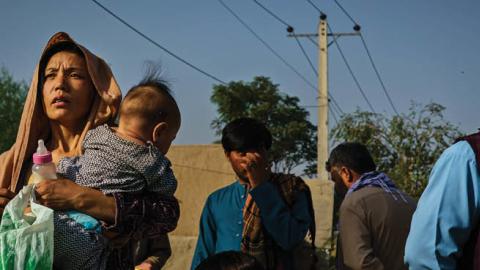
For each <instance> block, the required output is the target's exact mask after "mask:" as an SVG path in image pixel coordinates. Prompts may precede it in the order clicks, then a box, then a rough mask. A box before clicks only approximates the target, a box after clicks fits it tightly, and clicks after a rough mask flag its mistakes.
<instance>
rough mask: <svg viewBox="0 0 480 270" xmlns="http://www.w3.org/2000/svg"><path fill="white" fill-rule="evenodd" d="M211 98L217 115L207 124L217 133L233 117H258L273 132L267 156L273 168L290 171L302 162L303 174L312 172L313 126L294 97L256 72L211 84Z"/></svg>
mask: <svg viewBox="0 0 480 270" xmlns="http://www.w3.org/2000/svg"><path fill="white" fill-rule="evenodd" d="M211 101H212V102H213V103H214V104H216V105H217V112H218V117H217V118H216V119H215V120H213V122H212V124H211V125H212V128H214V129H215V131H216V134H217V135H221V132H222V128H223V127H224V126H225V125H226V124H227V123H229V122H230V121H232V120H234V119H237V118H240V117H252V118H255V119H258V120H260V121H262V122H263V123H265V125H266V126H267V127H268V129H269V130H270V132H271V133H272V136H273V143H272V149H271V150H270V156H271V161H272V164H273V170H274V171H276V172H284V173H290V172H291V171H292V169H293V168H295V167H297V166H299V165H305V166H306V168H305V169H304V173H305V174H307V175H309V176H313V175H314V174H316V159H317V145H316V127H315V125H313V124H312V123H311V122H310V121H308V116H309V113H308V112H307V111H306V110H305V109H304V108H302V107H300V105H299V104H298V103H299V99H298V98H297V97H293V96H289V95H286V94H282V93H280V91H279V89H278V85H277V84H273V83H272V82H271V81H270V79H269V78H267V77H261V76H260V77H255V78H254V79H253V81H252V82H243V81H237V82H233V81H232V82H230V83H229V84H228V85H214V86H213V94H212V96H211Z"/></svg>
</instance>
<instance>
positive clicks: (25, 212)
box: [23, 206, 32, 215]
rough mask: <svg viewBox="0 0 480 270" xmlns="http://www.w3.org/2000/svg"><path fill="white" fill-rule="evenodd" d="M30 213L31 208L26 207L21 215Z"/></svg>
mask: <svg viewBox="0 0 480 270" xmlns="http://www.w3.org/2000/svg"><path fill="white" fill-rule="evenodd" d="M30 213H32V208H31V207H30V206H27V207H25V209H23V214H24V215H26V214H30Z"/></svg>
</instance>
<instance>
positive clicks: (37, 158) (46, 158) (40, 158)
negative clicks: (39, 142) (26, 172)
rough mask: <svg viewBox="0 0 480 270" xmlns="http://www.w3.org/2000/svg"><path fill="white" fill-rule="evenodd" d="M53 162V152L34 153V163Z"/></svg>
mask: <svg viewBox="0 0 480 270" xmlns="http://www.w3.org/2000/svg"><path fill="white" fill-rule="evenodd" d="M50 162H52V154H51V153H50V152H48V154H43V155H39V154H36V153H35V154H33V163H35V164H45V163H50Z"/></svg>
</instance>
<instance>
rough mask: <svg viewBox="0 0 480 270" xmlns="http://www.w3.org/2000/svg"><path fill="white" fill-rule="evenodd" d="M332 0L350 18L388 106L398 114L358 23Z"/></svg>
mask: <svg viewBox="0 0 480 270" xmlns="http://www.w3.org/2000/svg"><path fill="white" fill-rule="evenodd" d="M334 1H335V3H336V4H337V6H338V7H339V8H340V9H341V10H342V11H343V13H344V14H345V15H346V16H347V17H348V18H349V19H350V21H352V23H353V24H354V27H353V29H354V30H355V31H357V32H358V33H359V34H360V39H361V40H362V44H363V47H364V48H365V51H366V52H367V55H368V59H369V60H370V64H371V65H372V68H373V70H374V71H375V75H376V76H377V79H378V81H379V82H380V85H381V86H382V90H383V92H384V93H385V96H386V97H387V99H388V103H390V106H391V107H392V109H393V111H394V112H395V114H397V115H400V114H399V113H398V110H397V108H396V107H395V105H394V104H393V100H392V98H391V97H390V95H389V93H388V91H387V88H386V87H385V83H383V80H382V77H381V76H380V72H379V71H378V69H377V66H376V65H375V62H374V61H373V57H372V55H371V53H370V50H369V49H368V46H367V43H366V42H365V39H364V38H363V35H362V33H361V32H360V25H359V24H358V23H357V21H355V20H354V19H353V17H352V16H351V15H350V14H349V13H348V12H347V10H346V9H345V8H344V7H343V6H342V5H341V4H340V3H339V2H338V1H337V0H334Z"/></svg>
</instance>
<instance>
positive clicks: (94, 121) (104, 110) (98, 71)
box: [0, 32, 122, 192]
mask: <svg viewBox="0 0 480 270" xmlns="http://www.w3.org/2000/svg"><path fill="white" fill-rule="evenodd" d="M64 42H68V43H73V44H74V45H76V46H77V47H78V48H79V49H80V50H81V51H82V53H83V55H84V56H85V62H86V65H87V69H88V73H89V75H90V77H91V79H92V82H93V85H94V86H95V89H96V90H97V94H98V95H95V98H94V101H93V103H92V107H91V110H90V114H89V116H88V120H87V123H86V125H85V127H84V128H83V131H82V133H81V135H80V138H79V139H78V145H77V146H76V147H75V149H73V150H72V151H73V154H75V155H79V154H81V142H82V141H83V138H84V137H85V134H86V133H87V131H88V130H90V129H92V128H94V127H96V126H99V125H101V124H103V123H107V122H109V121H111V120H113V119H114V117H115V115H116V113H117V110H118V107H119V106H120V100H121V98H122V93H121V92H120V87H119V86H118V84H117V82H116V81H115V78H114V77H113V74H112V71H111V70H110V67H109V66H108V65H107V63H105V61H104V60H103V59H101V58H100V57H98V56H96V55H94V54H93V53H91V52H90V51H89V50H87V49H86V48H84V47H83V46H81V45H79V44H78V43H76V42H75V41H74V40H73V39H72V38H71V37H70V36H69V35H68V34H67V33H64V32H58V33H56V34H55V35H53V36H52V37H51V38H50V40H49V41H48V43H47V45H46V46H45V48H44V50H43V52H42V55H41V57H40V60H43V57H44V55H46V54H47V52H48V51H50V49H52V48H53V47H54V46H56V45H58V44H60V43H64ZM39 62H41V61H39ZM39 66H40V63H39V64H38V65H37V67H36V68H35V72H34V74H33V78H32V82H31V84H30V89H29V90H28V94H27V99H26V101H25V106H24V108H23V113H22V118H21V120H20V124H19V127H18V133H17V139H16V141H15V144H14V145H13V146H12V148H10V150H8V151H6V152H4V153H3V154H1V155H0V187H2V188H9V189H10V190H11V191H13V192H15V191H18V190H19V189H20V188H21V187H22V186H23V185H24V184H25V183H24V180H25V179H21V177H22V175H23V174H25V173H26V171H25V170H26V169H27V168H29V165H30V162H31V161H30V160H31V157H32V154H33V153H34V152H35V149H36V147H37V141H38V139H44V140H48V139H49V138H50V137H51V134H50V125H49V120H48V118H47V117H46V115H45V112H44V111H43V107H42V101H41V95H40V94H39V88H40V87H38V86H39V85H38V83H39V81H40V78H39V76H40V73H41V72H39V69H40V68H39Z"/></svg>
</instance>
